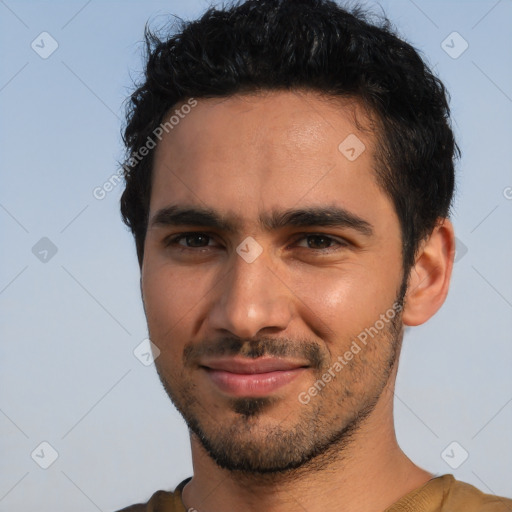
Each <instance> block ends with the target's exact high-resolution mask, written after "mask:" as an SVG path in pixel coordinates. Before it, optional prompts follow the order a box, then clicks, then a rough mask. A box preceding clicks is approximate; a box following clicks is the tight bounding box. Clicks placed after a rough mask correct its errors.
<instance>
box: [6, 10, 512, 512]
mask: <svg viewBox="0 0 512 512" xmlns="http://www.w3.org/2000/svg"><path fill="white" fill-rule="evenodd" d="M367 5H368V6H373V8H374V9H375V10H376V11H377V12H380V7H379V5H381V6H382V8H383V9H384V11H385V12H386V13H387V15H388V16H389V18H390V19H391V20H392V21H393V22H394V24H395V25H396V26H397V28H398V29H399V31H400V33H401V34H403V35H404V36H405V37H406V38H407V39H408V40H409V41H410V42H411V43H412V44H413V45H414V46H415V47H417V48H419V49H420V50H421V51H422V52H423V54H424V55H425V56H426V58H427V59H428V61H429V62H430V64H431V65H432V66H433V67H434V69H435V70H436V72H437V74H438V75H439V76H440V77H441V78H442V79H443V81H444V82H445V84H446V85H447V87H448V89H449V90H450V92H451V95H452V101H451V105H452V108H453V117H454V128H455V131H456V135H457V137H458V141H459V144H460V146H461V149H462V152H463V158H462V160H461V161H460V163H459V165H458V180H457V183H458V192H457V198H456V202H455V213H454V218H453V219H454V223H455V227H456V230H457V237H458V238H459V240H460V241H461V242H462V244H463V246H464V247H465V248H466V249H467V252H465V250H460V251H459V258H460V259H459V260H458V262H457V263H456V266H455V272H454V276H453V284H452V289H451V292H450V295H449V297H448V300H447V302H446V304H445V306H444V308H443V309H442V310H441V311H440V312H439V314H438V315H437V316H436V317H435V318H434V319H432V320H431V321H430V322H429V323H428V324H426V325H424V326H421V327H418V328H414V329H410V330H409V331H408V333H407V335H406V342H405V347H404V351H403V356H402V360H401V365H400V370H399V375H398V383H397V389H396V395H397V399H396V425H397V434H398V439H399V442H400V444H401V446H402V447H403V449H404V450H405V452H406V453H407V454H408V455H409V456H410V457H411V458H412V459H413V460H414V461H416V462H417V463H418V464H419V465H421V466H422V467H424V468H425V469H427V470H429V471H431V472H433V473H436V474H443V473H452V474H454V475H455V476H456V478H459V479H461V480H465V481H467V482H470V483H472V484H474V485H476V486H478V487H479V488H481V489H482V490H484V491H485V492H488V493H497V494H501V495H507V496H512V484H511V482H512V435H511V433H512V372H511V367H512V343H511V332H512V318H511V316H512V315H511V313H512V266H511V265H510V262H511V256H512V241H511V236H510V234H511V233H512V229H511V228H512V200H511V199H510V197H511V196H512V189H510V188H508V189H507V187H512V172H511V170H512V169H511V168H512V163H511V162H512V158H511V156H512V155H511V153H512V122H511V118H512V117H511V116H512V62H511V61H512V58H511V48H512V31H511V30H510V27H511V26H512V2H511V1H510V0H501V1H496V0H490V1H441V0H439V1H421V0H415V2H413V1H412V0H394V1H390V0H388V1H382V2H380V3H377V2H367ZM206 6H207V3H206V2H205V1H198V0H189V1H187V2H184V1H178V0H174V1H166V2H163V1H147V2H142V1H139V2H134V1H126V0H125V1H123V2H121V1H108V2H106V1H99V0H92V1H89V2H85V1H66V2H29V1H14V0H5V1H0V41H1V46H0V52H1V63H2V64H1V71H0V109H1V118H0V120H1V121H0V122H1V124H0V134H1V146H0V166H1V167H0V172H1V175H2V177H1V188H0V229H1V233H2V252H1V263H0V301H1V308H2V309H1V311H2V316H1V324H0V325H1V349H0V350H1V352H0V365H1V377H0V385H1V386H0V430H1V453H2V455H1V456H0V471H1V477H0V512H1V511H8V510H19V511H21V512H24V511H30V510H38V511H39V512H50V511H54V510H73V511H74V512H88V511H95V510H101V511H105V512H107V511H111V510H116V509H118V508H120V507H121V506H126V505H128V504H130V503H134V502H138V501H145V500H147V499H148V497H149V496H150V495H151V494H152V493H153V492H154V491H155V490H157V489H173V488H174V487H175V485H176V484H177V483H179V482H180V481H181V480H182V479H183V478H185V477H187V476H189V475H190V474H191V462H190V453H189V443H188V434H187V430H186V428H185V425H184V423H183V421H182V420H181V418H180V417H179V415H178V414H177V413H176V411H175V410H174V408H173V406H172V404H171V403H170V401H169V400H168V398H167V396H166V395H165V393H164V392H163V390H162V389H161V386H160V383H159V381H158V379H157V376H156V372H155V371H154V367H153V366H149V367H146V366H144V365H143V364H141V363H140V361H139V360H138V359H136V358H135V357H134V354H133V350H134V348H135V347H136V346H137V345H139V343H140V342H141V341H142V340H143V339H144V338H145V337H146V335H147V331H146V324H145V319H144V315H143V310H142V305H141V301H140V297H139V270H138V265H137V261H136V256H135V250H134V245H133V241H132V238H131V235H130V234H129V233H128V231H127V229H126V228H125V227H124V225H123V224H122V223H121V220H120V214H119V207H118V201H119V197H120V194H121V191H122V186H118V187H116V188H115V189H114V190H113V191H112V192H110V193H109V194H108V195H107V197H106V198H105V199H103V200H97V199H95V198H94V197H93V194H92V191H93V189H94V188H95V187H97V186H101V185H102V184H103V183H104V182H105V181H107V180H108V178H109V177H110V176H111V175H112V174H114V173H115V172H116V170H117V168H116V161H117V160H118V159H119V158H120V157H121V156H122V146H121V141H120V135H119V133H120V125H121V121H122V117H123V109H122V102H123V100H124V99H125V97H126V96H127V94H128V93H129V91H130V90H131V83H132V82H131V78H130V76H131V77H132V78H137V76H138V74H139V72H140V69H141V48H142V47H141V45H140V41H141V38H142V33H143V27H144V24H145V22H146V20H147V19H149V18H151V19H153V21H154V22H157V23H160V22H161V21H162V20H163V19H165V15H167V14H169V13H175V14H178V15H179V16H181V17H184V18H190V17H194V16H196V15H198V14H199V13H200V12H202V11H203V10H204V8H205V7H206ZM161 16H163V18H162V17H161ZM43 31H46V32H48V33H49V34H51V36H52V37H53V38H54V39H55V40H56V41H57V43H58V45H59V46H58V49H57V50H56V51H55V52H54V53H53V54H52V55H51V56H50V57H49V58H47V59H42V58H41V57H40V56H39V55H38V54H37V53H36V52H35V51H33V49H32V48H31V43H32V41H33V40H34V39H36V37H37V36H38V35H39V34H40V33H41V32H43ZM453 31H457V32H458V33H460V34H461V36H462V37H463V38H464V40H466V41H467V43H468V44H469V47H468V49H467V50H466V51H465V52H464V53H463V54H462V55H460V57H458V58H457V59H453V58H452V57H450V56H449V55H448V54H447V53H446V52H445V51H444V50H443V48H442V47H441V43H442V41H443V40H445V39H446V37H447V36H448V35H449V34H451V33H452V32H453ZM46 41H47V43H46V48H47V49H48V48H49V40H46ZM36 42H37V40H36ZM461 44H463V42H462V41H461V40H460V39H456V40H455V42H454V44H453V45H452V44H451V43H450V45H452V46H455V50H452V52H453V51H456V50H457V49H460V48H462V47H461V46H460V45H461ZM507 191H508V197H509V199H507V197H506V196H507ZM43 237H47V238H49V239H50V240H51V241H52V243H53V244H54V245H55V246H56V248H57V253H56V254H55V255H54V256H53V257H52V258H51V259H49V261H47V262H46V263H43V262H41V261H40V260H39V259H38V258H36V256H35V255H34V254H33V252H32V248H33V246H34V245H35V244H36V243H37V242H38V241H39V240H40V239H41V238H43ZM463 246H462V245H461V246H460V247H463ZM464 252H465V253H464ZM43 441H46V442H48V443H50V445H51V446H52V447H53V448H54V449H55V450H56V451H57V452H58V458H57V459H56V461H55V462H54V463H53V464H52V465H51V466H50V467H49V468H48V469H46V470H45V469H42V468H41V467H39V465H38V464H36V462H35V461H34V460H33V459H32V458H31V453H32V452H33V451H34V450H35V449H36V448H37V447H39V445H40V443H41V442H43ZM453 441H456V442H457V443H459V445H460V446H461V447H463V449H464V450H466V451H467V452H468V453H469V457H468V459H467V460H466V461H465V462H464V463H463V464H462V465H460V467H459V468H458V469H452V468H451V467H449V466H448V464H447V463H446V462H445V460H444V459H443V458H442V456H441V453H442V452H443V450H444V449H445V448H446V447H447V446H448V445H450V443H452V442H453ZM40 449H41V448H39V451H36V455H34V458H35V459H36V460H38V462H40V463H44V461H43V459H44V458H48V457H49V456H50V455H49V454H50V453H51V451H50V449H48V448H44V446H43V451H44V450H46V451H44V457H43V456H41V457H39V459H38V457H37V453H39V454H40V453H41V452H40ZM456 450H460V448H456ZM460 453H462V452H460V451H459V452H457V454H456V455H457V457H459V456H460ZM47 460H49V459H47Z"/></svg>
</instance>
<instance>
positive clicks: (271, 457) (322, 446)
mask: <svg viewBox="0 0 512 512" xmlns="http://www.w3.org/2000/svg"><path fill="white" fill-rule="evenodd" d="M402 336H403V332H402V324H401V314H397V315H396V316H395V317H394V318H393V319H392V320H391V321H390V323H389V324H387V326H386V327H385V328H384V329H383V330H382V331H381V332H380V333H379V335H378V336H376V337H375V338H374V339H372V340H371V341H369V342H368V345H366V346H364V347H363V348H362V349H361V353H359V354H357V355H355V356H354V359H353V360H352V361H350V363H349V364H348V365H347V366H346V367H344V368H343V369H342V370H341V372H339V374H338V375H337V376H336V377H335V378H334V379H333V380H332V381H331V382H329V383H328V384H327V385H326V386H325V388H324V389H322V391H321V392H319V393H318V395H317V396H315V397H313V398H312V399H311V401H310V402H309V403H308V404H307V405H303V404H300V403H299V401H298V400H297V399H296V397H295V395H293V396H292V399H293V400H294V402H296V404H297V407H298V408H299V410H298V413H297V412H296V410H297V409H296V408H295V404H293V405H292V409H291V413H289V414H288V416H286V415H285V417H284V418H281V419H280V420H277V419H276V418H275V417H274V414H273V413H272V410H273V408H274V406H277V407H278V406H279V404H278V402H279V399H277V398H275V397H273V396H270V397H261V398H232V399H230V400H229V402H228V404H229V405H228V413H227V414H226V421H225V422H222V421H216V420H215V419H214V418H213V417H212V415H211V414H210V413H209V412H208V410H207V408H206V407H207V405H208V404H206V405H203V404H202V403H201V400H200V396H198V393H197V389H196V386H195V385H193V384H188V385H187V384H186V382H185V380H184V379H180V378H178V379H172V382H173V384H172V385H171V384H170V383H169V380H170V379H168V378H166V375H165V373H164V371H163V370H162V369H161V368H160V366H159V364H158V360H157V361H155V366H156V369H157V372H158V375H159V378H160V381H161V383H162V385H163V387H164V389H165V390H166V392H167V394H168V396H169V398H170V399H171V400H172V402H173V403H174V405H175V406H176V408H177V409H178V411H179V412H180V413H181V415H182V416H183V418H184V419H185V422H186V423H187V426H188V428H189V430H190V432H191V435H192V436H195V437H196V438H197V440H198V441H199V443H200V446H201V447H202V448H203V449H204V450H205V451H206V453H207V454H208V455H209V456H210V457H211V458H212V459H213V460H214V461H215V462H216V463H217V465H218V466H220V467H221V468H224V469H226V470H229V471H235V472H238V473H239V474H240V476H241V477H243V476H244V475H245V476H247V477H250V478H254V477H259V478H260V479H261V480H265V479H266V478H270V477H275V476H277V475H278V474H279V475H280V477H281V478H287V477H289V478H294V477H296V476H297V474H298V473H302V472H311V471H320V470H322V469H324V468H326V467H327V466H328V465H329V464H331V463H332V461H333V457H335V458H337V459H340V458H343V454H344V452H345V451H346V448H347V446H349V445H350V443H351V441H352V440H353V438H354V437H355V435H356V434H357V432H358V431H359V430H360V428H361V426H362V424H363V423H364V421H365V420H366V419H367V418H368V416H369V415H370V414H371V413H372V411H373V410H374V408H375V406H376V404H377V402H378V400H379V398H380V396H381V394H382V392H383V390H384V389H385V387H386V384H387V383H388V381H389V379H390V376H391V375H392V373H393V369H394V368H395V365H396V364H397V362H398V355H399V353H400V348H401V342H402ZM331 364H332V362H331V361H329V362H328V363H325V362H324V365H323V367H322V368H319V369H318V370H317V371H316V372H315V377H314V381H317V379H319V378H321V376H322V374H323V373H324V371H325V370H326V365H327V366H328V365H331ZM314 381H313V382H314ZM356 383H359V389H363V390H364V391H356V392H354V390H353V387H354V384H356ZM361 384H362V385H361ZM290 415H292V416H293V415H295V416H296V419H295V420H293V423H292V424H291V426H288V427H285V426H283V423H284V422H285V421H286V420H288V424H289V423H290V421H289V416H290ZM231 418H232V419H231Z"/></svg>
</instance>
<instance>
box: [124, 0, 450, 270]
mask: <svg viewBox="0 0 512 512" xmlns="http://www.w3.org/2000/svg"><path fill="white" fill-rule="evenodd" d="M145 41H146V50H147V63H146V68H145V75H144V82H143V83H142V84H141V85H140V86H139V87H138V88H137V89H136V90H135V92H134V93H133V94H132V95H131V97H130V99H129V103H128V108H127V123H126V127H125V130H124V142H125V145H126V148H127V158H126V161H125V162H124V164H123V172H124V177H125V182H126V188H125V190H124V192H123V194H122V197H121V213H122V217H123V220H124V222H125V223H126V224H127V226H129V228H130V229H131V231H132V233H133V235H134V237H135V243H136V249H137V257H138V261H139V265H140V266H142V261H143V257H144V240H145V236H146V230H147V224H148V214H149V202H150V195H151V175H152V165H153V153H154V152H152V151H149V153H148V154H147V155H146V156H144V158H137V159H134V158H133V155H134V154H138V150H139V149H140V148H141V147H142V146H144V145H145V144H147V141H148V140H149V139H150V138H151V136H152V134H153V133H154V131H155V129H157V128H158V126H159V125H160V124H161V123H162V121H163V118H164V116H165V115H166V114H167V113H168V112H169V111H170V109H171V108H172V107H174V106H175V105H177V104H178V103H180V102H183V101H185V100H187V99H189V100H190V98H211V97H227V96H230V95H234V94H237V93H246V92H258V91H280V90H281V91H282V90H289V91H298V90H307V91H316V92H319V93H321V94H322V95H328V96H333V97H343V98H348V99H354V100H356V101H358V102H359V103H361V104H362V105H363V106H364V107H365V108H366V110H367V111H368V112H370V113H371V114H372V116H373V117H374V119H375V122H376V127H377V129H376V131H375V135H376V140H377V141H378V148H377V151H376V155H375V157H376V164H377V165H376V169H375V171H376V179H377V181H378V183H379V185H380V186H381V187H382V188H383V190H384V191H385V192H386V193H387V194H388V196H389V197H390V198H391V200H392V202H393V204H394V207H395V210H396V213H397V216H398V219H399V222H400V226H401V231H402V241H403V250H402V254H403V267H404V272H406V271H408V269H410V267H411V265H413V264H414V259H415V254H416V251H417V249H418V247H419V244H420V242H421V241H422V240H423V239H425V238H427V237H428V236H429V235H430V234H431V232H432V230H433V229H434V228H435V226H436V224H437V222H438V221H439V219H443V218H447V217H448V216H449V211H450V205H451V201H452V196H453V191H454V160H455V158H456V157H457V156H458V154H459V150H458V147H457V144H456V143H455V140H454V137H453V133H452V130H451V127H450V119H449V114H450V111H449V106H448V101H447V93H446V90H445V88H444V86H443V84H442V82H441V81H440V80H439V79H438V78H437V77H436V76H434V74H433V73H432V71H431V70H430V69H429V67H428V66H427V65H426V64H425V62H424V61H423V60H422V58H421V57H420V55H419V53H418V52H417V51H416V50H415V49H414V48H413V47H412V46H411V45H410V44H408V43H407V42H405V41H404V40H403V39H401V38H400V37H398V36H397V35H396V34H395V31H394V30H393V29H392V27H391V24H390V22H389V21H388V20H387V19H386V18H384V17H379V18H378V22H376V21H375V16H370V15H369V14H367V13H365V12H364V11H363V10H362V9H361V8H358V7H355V8H352V9H351V10H348V9H345V8H342V7H341V6H339V5H338V4H336V3H335V2H333V1H330V0H247V1H245V2H235V3H231V4H229V5H228V6H223V7H222V8H218V7H217V8H214V7H212V8H210V9H208V10H207V11H206V12H205V14H204V15H203V16H202V17H201V18H199V19H197V20H194V21H189V22H184V21H181V23H180V29H179V30H178V31H173V33H172V35H169V36H168V37H165V38H162V37H157V36H156V35H155V34H154V33H152V32H151V30H150V29H148V27H147V26H146V31H145Z"/></svg>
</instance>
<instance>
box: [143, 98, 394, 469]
mask: <svg viewBox="0 0 512 512" xmlns="http://www.w3.org/2000/svg"><path fill="white" fill-rule="evenodd" d="M355 108H356V109H357V113H358V120H359V121H360V122H364V121H365V118H364V116H363V115H362V112H361V110H360V109H358V108H357V106H356V105H355V104H352V105H350V104H348V103H347V104H342V103H341V101H337V102H336V103H335V102H333V101H331V102H330V103H329V102H327V101H326V100H325V99H322V98H321V97H320V96H318V95H316V94H314V93H301V94H299V93H290V92H273V93H270V94H267V95H265V96H262V95H260V96H255V95H252V96H247V95H245V96H240V95H237V96H232V97H229V98H227V99H226V98H223V99H218V98H217V99H202V100H198V104H197V106H195V107H194V108H193V109H192V110H191V112H190V113H189V114H188V115H187V116H186V117H185V118H184V119H182V120H181V121H180V123H179V125H177V126H175V128H174V129H173V130H172V131H170V132H169V133H168V134H167V135H166V136H165V137H164V138H163V140H162V141H161V142H160V143H159V145H158V147H157V149H156V154H155V160H154V171H153V182H152V195H151V202H150V214H149V219H150V220H149V227H148V231H147V236H146V241H145V251H144V262H143V267H142V293H143V299H144V306H145V312H146V316H147V321H148V326H149V333H150V338H151V340H152V341H153V343H155V344H156V345H157V347H158V348H159V349H160V355H159V357H158V358H157V359H156V361H155V364H156V367H157V370H158V373H159V376H160V379H161V381H162V383H163V385H164V387H165V389H166V391H167V393H168V394H169V396H170V397H171V399H172V401H173V402H174V404H175V405H176V407H177V408H178V410H179V411H180V412H181V413H182V415H183V416H184V418H185V420H186V421H187V424H188V425H189V428H190V429H191V431H192V432H193V433H194V434H195V435H196V436H197V438H196V441H197V440H200V442H201V443H202V446H203V447H204V448H205V449H206V450H207V452H208V453H209V455H210V456H211V457H212V458H213V459H214V460H216V461H217V463H218V464H219V465H221V466H222V467H224V468H227V469H232V470H234V469H241V470H245V471H249V472H262V473H263V472H273V471H282V470H285V469H291V468H296V467H299V466H301V465H303V464H304V463H305V462H307V461H309V460H312V459H314V458H315V456H318V455H320V454H322V453H326V452H327V451H328V449H329V447H333V446H336V445H338V447H339V444H340V443H342V442H343V441H344V440H345V441H346V440H347V439H348V437H349V434H350V433H351V432H353V431H354V429H355V428H356V427H357V425H358V424H359V423H358V422H360V421H362V420H363V419H364V418H365V417H366V416H367V415H369V414H370V413H371V411H372V410H373V408H374V406H375V404H376V402H377V400H378V398H379V396H380V395H381V393H382V391H383V389H384V387H385V386H386V384H387V383H388V381H389V378H390V375H391V371H392V367H393V364H394V363H395V361H396V357H397V353H398V351H399V346H400V339H401V333H402V324H401V320H400V315H399V313H398V311H399V309H397V308H396V303H395V301H397V298H398V292H399V289H400V285H401V283H402V278H403V275H402V266H401V261H402V252H401V234H400V227H399V222H398V218H397V216H396V214H395V211H394V208H393V205H392V203H391V201H390V199H389V198H388V197H387V196H386V195H385V193H384V192H383V191H382V190H381V189H380V188H379V187H378V185H377V184H376V180H375V174H374V165H375V162H374V155H373V152H374V144H375V142H374V136H373V135H372V134H371V132H370V131H365V132H359V131H358V129H357V128H356V127H355V124H354V109H355ZM348 136H350V138H349V139H347V142H345V143H344V144H341V147H340V149H339V146H340V143H342V142H343V141H344V140H345V139H346V138H347V137H348ZM355 136H357V137H358V139H359V141H358V140H357V139H355ZM361 142H362V143H363V144H364V147H365V148H366V149H364V147H363V146H362V145H361ZM361 150H362V152H361ZM358 153H360V155H359V156H357V154H358ZM354 156H356V157H357V158H354ZM167 208H171V210H169V211H167V213H166V214H165V213H162V212H161V210H163V209H167ZM159 212H160V215H158V217H157V214H158V213H159ZM205 213H206V214H205ZM285 214H286V215H285ZM326 214H327V215H326ZM262 221H263V222H262ZM248 237H251V238H249V239H248ZM237 249H238V250H237ZM394 305H395V307H393V306H394ZM391 311H392V313H393V314H391V313H390V312H391ZM393 317H394V318H393ZM362 333H366V337H365V336H364V335H363V334H362ZM369 333H371V335H370V334H369ZM363 339H365V342H363V341H362V340H363ZM354 340H355V342H356V345H354V343H353V342H354ZM356 346H357V347H359V350H357V348H355V347H356ZM348 353H350V354H352V356H350V354H348ZM336 362H338V364H336ZM340 366H341V369H340ZM326 374H329V375H331V378H330V379H329V377H325V375H326ZM319 380H320V381H321V382H320V383H319V382H318V381H319ZM315 383H316V387H315ZM312 387H313V390H311V388H312ZM315 389H316V390H317V391H316V393H315ZM319 389H320V391H318V390H319Z"/></svg>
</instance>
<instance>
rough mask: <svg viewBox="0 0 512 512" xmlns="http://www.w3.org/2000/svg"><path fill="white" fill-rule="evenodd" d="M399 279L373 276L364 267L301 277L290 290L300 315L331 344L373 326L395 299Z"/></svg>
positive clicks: (376, 274) (389, 276)
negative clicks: (326, 330)
mask: <svg viewBox="0 0 512 512" xmlns="http://www.w3.org/2000/svg"><path fill="white" fill-rule="evenodd" d="M398 280H399V276H398V275H396V276H395V275H394V272H380V274H379V273H378V272H376V271H374V272H372V271H371V270H370V269H369V268H368V267H367V266H364V267H363V266H360V267H359V266H353V267H352V268H350V269H348V268H346V269H344V270H343V271H341V270H340V269H337V270H336V269H326V272H323V273H322V272H318V271H316V272H312V273H310V274H306V275H302V277H301V279H300V282H299V281H297V282H296V286H295V287H294V288H293V289H294V291H295V295H296V297H297V299H298V300H297V301H296V304H297V307H298V308H300V310H301V312H300V315H301V316H302V317H303V318H305V319H307V321H308V323H309V324H310V325H312V326H313V325H314V326H316V327H317V328H318V331H320V332H322V331H325V329H326V327H327V328H328V329H329V333H328V334H327V336H330V337H332V338H333V339H332V341H333V342H336V340H335V339H334V337H336V338H337V339H339V338H345V337H347V336H348V337H351V336H354V335H356V334H357V333H359V332H361V331H362V330H364V329H365V328H366V327H368V326H370V325H373V324H374V323H375V321H376V320H377V319H378V318H379V316H380V315H381V314H383V313H385V312H386V311H387V310H388V309H389V308H390V307H391V306H392V304H393V301H394V300H395V298H396V295H395V293H394V291H395V287H397V286H398V284H399V281H398Z"/></svg>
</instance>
